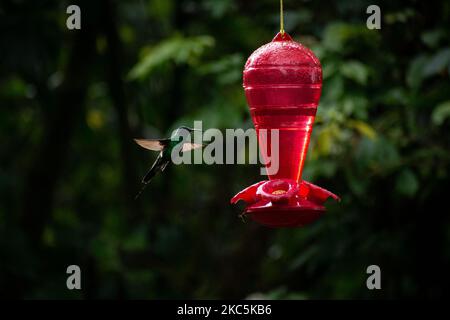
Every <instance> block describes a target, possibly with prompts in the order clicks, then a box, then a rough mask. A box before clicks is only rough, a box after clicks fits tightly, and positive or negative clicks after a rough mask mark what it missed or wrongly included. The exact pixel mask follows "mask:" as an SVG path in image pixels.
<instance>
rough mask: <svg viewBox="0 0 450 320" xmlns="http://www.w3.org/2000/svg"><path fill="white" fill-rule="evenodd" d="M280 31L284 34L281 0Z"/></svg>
mask: <svg viewBox="0 0 450 320" xmlns="http://www.w3.org/2000/svg"><path fill="white" fill-rule="evenodd" d="M280 33H281V35H284V14H283V0H280Z"/></svg>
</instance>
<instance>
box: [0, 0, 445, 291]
mask: <svg viewBox="0 0 450 320" xmlns="http://www.w3.org/2000/svg"><path fill="white" fill-rule="evenodd" d="M69 4H78V5H79V6H80V7H81V14H82V20H81V30H79V31H69V30H67V28H66V18H67V17H68V15H67V14H66V8H67V6H68V5H69ZM370 4H375V3H372V2H371V1H362V0H352V1H338V0H335V1H327V2H324V1H294V0H285V10H286V15H285V20H286V30H287V31H288V32H289V33H290V34H291V35H292V36H293V37H294V39H295V40H297V41H300V42H302V43H303V44H305V45H307V46H309V47H310V48H311V49H313V51H314V52H315V53H316V55H317V56H318V57H319V58H320V60H321V62H322V65H323V71H324V83H323V94H322V99H321V103H320V106H319V111H318V115H317V118H316V123H315V127H314V131H313V136H312V143H311V145H310V148H309V153H308V159H307V162H306V165H305V172H304V178H306V179H307V180H309V181H312V182H314V183H316V184H318V185H321V186H324V187H326V188H327V189H329V190H332V191H333V192H335V193H336V194H338V195H340V196H341V198H342V202H341V203H339V204H332V203H330V206H329V211H328V212H327V214H326V215H325V216H324V217H323V218H322V219H321V220H319V221H318V222H316V223H314V224H312V225H309V226H307V227H304V228H299V229H268V228H265V227H261V226H259V225H256V224H255V223H252V222H247V223H243V222H242V221H241V220H240V219H239V218H238V214H239V212H240V207H236V208H235V207H232V206H230V205H229V199H230V197H231V196H233V195H234V193H236V192H237V191H239V190H241V189H242V188H243V187H245V186H248V185H250V184H252V183H254V182H256V181H259V180H261V176H259V167H258V166H256V165H215V166H214V165H211V166H209V165H190V166H188V165H185V166H172V167H169V168H168V169H167V170H166V171H165V172H164V174H163V175H160V176H158V177H157V178H155V179H154V180H153V181H152V183H151V185H150V186H149V187H148V188H147V190H146V192H145V193H144V195H143V196H142V197H141V198H140V199H139V200H138V201H134V196H135V194H136V192H137V191H138V189H139V187H140V178H141V176H142V175H143V174H144V173H145V172H146V170H147V169H148V167H149V166H150V165H151V163H152V161H153V160H154V159H155V157H156V154H153V153H151V152H146V151H145V150H143V149H140V148H139V147H138V146H137V145H135V144H134V143H133V141H132V138H133V137H147V138H150V137H165V136H168V135H169V134H170V132H171V131H172V130H173V129H174V128H176V127H177V126H179V125H182V124H183V125H192V123H193V121H194V120H203V127H204V128H205V129H206V128H213V127H214V128H220V129H225V128H244V129H246V128H251V127H252V123H251V119H250V115H249V111H248V108H247V104H246V101H245V97H244V91H243V88H242V69H243V65H244V63H245V61H246V58H247V57H248V56H249V55H250V54H251V53H252V51H253V50H255V49H256V48H258V47H259V46H261V45H262V44H264V43H267V42H269V41H270V40H271V39H272V38H273V36H274V35H275V34H276V32H277V31H278V28H279V25H278V23H279V16H278V14H279V13H278V8H279V7H278V6H279V3H278V1H276V0H270V1H269V0H257V1H256V0H254V1H250V0H245V1H244V0H195V1H194V0H177V1H175V0H133V1H120V2H119V1H112V0H111V1H108V0H103V1H77V2H75V1H74V2H66V1H53V0H46V1H20V0H15V1H11V0H2V1H1V2H0V296H2V297H7V298H29V299H36V298H87V299H89V298H128V299H131V298H144V299H155V298H248V297H259V298H274V299H277V298H279V299H289V298H293V299H297V298H305V299H313V298H330V299H335V298H418V297H426V298H435V297H442V296H445V295H448V294H449V291H450V276H449V275H448V272H449V270H450V224H449V216H450V215H449V213H450V212H449V210H448V208H447V206H448V199H447V197H448V196H449V192H450V183H449V182H450V172H449V164H450V150H449V148H450V82H449V71H450V44H449V39H450V29H449V26H450V23H449V22H450V19H449V18H450V2H448V1H441V2H439V1H379V2H377V3H376V4H378V5H379V6H380V7H381V12H382V29H381V30H368V29H367V28H366V19H367V17H368V15H367V14H366V8H367V6H368V5H370ZM71 264H77V265H79V266H80V267H81V269H82V290H80V291H77V290H74V291H69V290H67V288H66V277H67V274H66V268H67V266H68V265H71ZM371 264H376V265H379V266H380V267H381V271H382V290H378V291H377V290H374V291H369V290H367V288H366V278H367V274H366V268H367V266H369V265H371Z"/></svg>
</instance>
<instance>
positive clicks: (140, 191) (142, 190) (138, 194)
mask: <svg viewBox="0 0 450 320" xmlns="http://www.w3.org/2000/svg"><path fill="white" fill-rule="evenodd" d="M147 185H148V183H143V184H142V188H141V190H139V192H138V193H137V195H136V196H135V197H134V200H137V199H138V198H139V196H140V195H141V194H142V192H144V189H145V188H146V187H147Z"/></svg>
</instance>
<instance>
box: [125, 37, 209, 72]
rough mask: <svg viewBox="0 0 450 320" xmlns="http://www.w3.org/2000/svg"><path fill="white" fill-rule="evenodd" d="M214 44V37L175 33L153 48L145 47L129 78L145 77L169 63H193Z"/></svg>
mask: <svg viewBox="0 0 450 320" xmlns="http://www.w3.org/2000/svg"><path fill="white" fill-rule="evenodd" d="M213 45H214V39H213V38H212V37H209V36H198V37H187V38H186V37H182V36H180V35H175V36H173V37H171V38H168V39H167V40H163V41H161V43H159V44H157V45H156V46H154V47H151V48H144V49H143V50H142V54H141V60H140V61H139V62H138V63H137V64H136V65H135V66H134V67H133V68H132V69H131V71H130V73H129V75H128V78H129V79H131V80H133V79H141V80H143V79H145V78H146V77H148V76H149V75H150V74H151V73H152V71H153V70H154V69H155V68H157V67H159V66H161V65H163V64H165V63H167V62H174V63H175V64H188V65H193V64H195V63H198V59H199V57H201V55H202V54H203V53H204V52H205V49H207V48H209V47H212V46H213Z"/></svg>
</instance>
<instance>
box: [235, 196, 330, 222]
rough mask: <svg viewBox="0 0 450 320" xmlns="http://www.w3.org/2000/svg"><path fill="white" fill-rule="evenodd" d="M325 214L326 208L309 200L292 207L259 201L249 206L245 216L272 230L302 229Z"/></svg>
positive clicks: (290, 205)
mask: <svg viewBox="0 0 450 320" xmlns="http://www.w3.org/2000/svg"><path fill="white" fill-rule="evenodd" d="M324 213H325V207H324V206H321V205H317V204H314V203H312V202H310V201H308V200H300V201H299V203H297V204H295V205H292V204H286V205H275V206H273V205H271V203H270V202H268V201H264V200H262V201H259V202H257V203H255V204H253V205H250V206H248V207H247V208H246V209H245V211H244V214H245V215H248V216H249V217H250V218H251V219H252V220H253V221H255V222H258V223H260V224H262V225H265V226H267V227H272V228H283V227H302V226H304V225H306V224H309V223H312V222H314V221H316V220H317V219H319V218H320V217H321V216H322V215H323V214H324Z"/></svg>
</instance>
